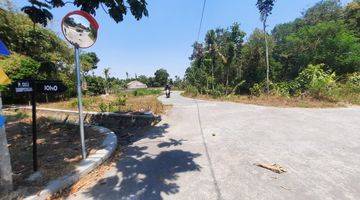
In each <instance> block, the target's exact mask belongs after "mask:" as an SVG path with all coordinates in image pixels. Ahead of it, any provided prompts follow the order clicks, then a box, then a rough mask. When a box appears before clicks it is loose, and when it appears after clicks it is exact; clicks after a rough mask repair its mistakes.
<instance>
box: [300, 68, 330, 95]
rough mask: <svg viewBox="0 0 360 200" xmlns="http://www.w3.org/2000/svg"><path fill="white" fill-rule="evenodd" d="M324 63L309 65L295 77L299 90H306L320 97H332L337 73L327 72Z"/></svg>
mask: <svg viewBox="0 0 360 200" xmlns="http://www.w3.org/2000/svg"><path fill="white" fill-rule="evenodd" d="M323 67H324V65H309V66H308V67H307V68H305V69H304V70H303V71H302V72H301V73H300V74H299V76H298V77H297V78H296V79H295V82H296V83H297V85H298V88H297V89H298V90H300V91H302V92H305V91H308V92H309V94H310V95H311V96H313V97H315V98H318V99H326V98H328V99H329V98H330V97H331V92H332V90H333V89H334V88H336V82H335V73H326V72H325V71H324V70H323Z"/></svg>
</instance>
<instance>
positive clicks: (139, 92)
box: [133, 89, 161, 96]
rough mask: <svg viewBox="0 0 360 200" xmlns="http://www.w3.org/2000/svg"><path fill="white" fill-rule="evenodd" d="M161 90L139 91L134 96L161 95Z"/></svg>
mask: <svg viewBox="0 0 360 200" xmlns="http://www.w3.org/2000/svg"><path fill="white" fill-rule="evenodd" d="M159 94H161V90H159V89H137V90H135V91H134V92H133V95H134V96H147V95H159Z"/></svg>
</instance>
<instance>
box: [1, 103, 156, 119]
mask: <svg viewBox="0 0 360 200" xmlns="http://www.w3.org/2000/svg"><path fill="white" fill-rule="evenodd" d="M11 109H26V110H31V109H32V107H29V106H19V107H17V106H15V107H8V108H6V109H3V110H11ZM36 110H38V111H48V112H62V113H68V114H78V111H76V110H63V109H54V108H41V107H38V108H36ZM83 113H84V115H87V114H89V115H109V116H118V117H129V118H134V117H143V118H154V117H156V116H155V115H152V113H148V114H143V115H140V114H130V113H126V114H120V113H112V112H93V111H84V112H83Z"/></svg>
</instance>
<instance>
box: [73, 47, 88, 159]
mask: <svg viewBox="0 0 360 200" xmlns="http://www.w3.org/2000/svg"><path fill="white" fill-rule="evenodd" d="M75 68H76V79H77V84H76V85H77V95H78V109H79V125H80V139H81V153H82V158H83V159H85V158H86V148H85V136H84V117H83V106H82V94H81V74H80V50H79V47H76V46H75Z"/></svg>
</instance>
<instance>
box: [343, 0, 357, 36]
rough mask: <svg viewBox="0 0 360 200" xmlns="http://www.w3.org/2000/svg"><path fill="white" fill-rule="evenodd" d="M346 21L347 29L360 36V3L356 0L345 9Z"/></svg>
mask: <svg viewBox="0 0 360 200" xmlns="http://www.w3.org/2000/svg"><path fill="white" fill-rule="evenodd" d="M344 19H345V23H346V25H347V27H348V28H349V29H350V30H352V31H353V32H354V33H355V34H357V36H358V37H359V36H360V1H359V0H355V1H353V2H351V3H349V4H348V5H347V6H346V7H345V11H344Z"/></svg>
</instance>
